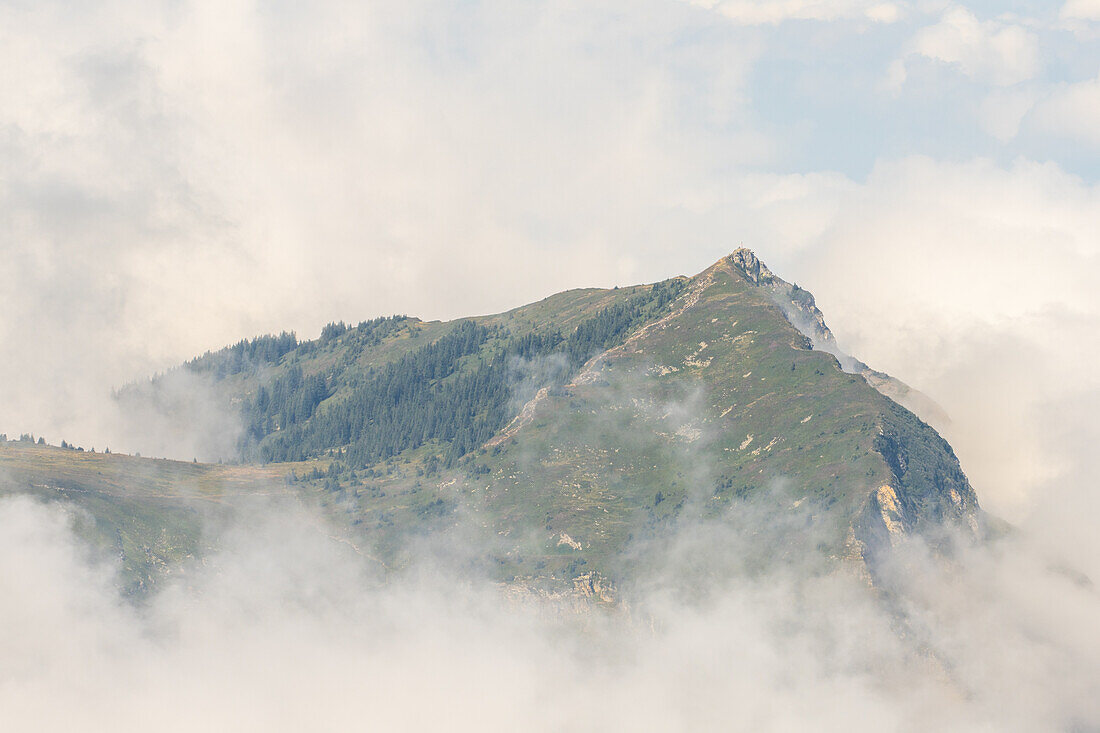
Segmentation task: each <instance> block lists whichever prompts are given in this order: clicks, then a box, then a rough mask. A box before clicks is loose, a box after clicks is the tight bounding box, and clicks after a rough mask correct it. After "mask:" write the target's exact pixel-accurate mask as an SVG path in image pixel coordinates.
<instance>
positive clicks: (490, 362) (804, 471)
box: [0, 249, 987, 598]
mask: <svg viewBox="0 0 1100 733" xmlns="http://www.w3.org/2000/svg"><path fill="white" fill-rule="evenodd" d="M200 393H201V394H202V395H205V399H208V400H210V401H211V403H212V405H213V406H214V407H215V408H216V409H213V410H211V409H203V410H195V409H193V405H192V403H193V402H194V400H195V399H196V395H198V394H200ZM892 397H894V398H898V399H901V398H904V397H908V398H913V397H919V395H917V393H915V392H914V391H912V390H910V389H909V388H908V387H906V386H905V385H903V384H902V383H900V382H898V381H897V380H894V379H892V378H890V377H889V376H888V375H885V374H882V373H881V372H876V371H874V370H872V369H870V368H869V367H867V366H866V365H864V364H862V363H861V362H859V361H857V360H855V359H853V358H851V357H849V356H848V355H846V354H844V353H843V352H841V351H840V350H839V348H837V346H836V342H835V339H834V338H833V336H832V334H831V332H830V331H829V329H828V327H827V326H826V325H825V320H824V317H823V315H822V314H821V312H820V311H819V310H818V308H817V306H816V305H815V303H814V300H813V296H812V295H810V293H809V292H808V291H806V290H803V289H802V288H800V287H798V286H796V285H793V284H790V283H787V282H785V281H783V280H782V279H780V278H779V277H777V276H776V275H775V274H774V273H772V272H771V271H770V270H769V269H768V268H767V267H766V266H765V265H764V264H763V263H762V262H761V261H760V260H759V259H758V258H757V257H756V255H755V254H753V253H752V252H751V251H749V250H747V249H739V250H737V251H736V252H734V253H733V254H731V255H729V256H728V257H724V258H722V259H721V260H719V261H718V262H716V263H715V264H714V265H712V266H711V267H709V268H707V269H706V270H705V271H703V272H702V273H700V274H698V275H696V276H694V277H692V278H684V277H679V278H672V279H670V280H666V281H664V282H660V283H656V284H653V285H640V286H634V287H628V288H616V289H612V290H606V289H594V288H593V289H584V290H573V291H567V292H564V293H559V294H557V295H554V296H551V297H549V298H547V299H545V300H542V301H540V302H538V303H534V304H531V305H527V306H524V307H521V308H517V309H515V310H512V311H508V312H506V313H502V314H497V315H491V316H483V317H476V318H467V319H461V320H457V321H451V322H438V321H435V322H424V321H420V320H418V319H415V318H408V317H403V316H395V317H390V318H379V319H375V320H372V321H366V322H363V323H360V324H358V325H357V326H353V327H348V326H346V325H345V324H343V323H335V324H330V325H329V326H326V327H325V329H324V331H323V332H322V334H321V337H320V338H319V339H317V340H313V341H304V342H299V341H298V339H297V337H296V336H295V335H293V334H286V333H284V334H280V335H279V336H265V337H260V338H258V339H253V340H248V341H242V342H240V343H238V344H236V345H234V346H232V347H228V348H226V349H222V350H220V351H217V352H208V353H207V354H205V355H203V356H201V357H199V358H197V359H195V360H193V361H191V362H188V363H187V364H185V365H183V366H182V367H180V368H178V369H176V370H173V371H171V372H169V373H167V374H165V375H162V376H159V377H157V378H154V379H152V380H150V381H149V382H148V383H145V384H141V385H132V386H130V387H127V388H125V389H123V390H121V391H120V392H119V394H118V399H119V401H120V404H121V405H122V406H124V407H125V408H126V409H127V410H128V411H129V412H130V413H131V414H134V415H140V416H143V419H145V418H147V416H149V415H152V414H156V415H158V416H160V418H162V419H166V420H175V421H176V422H177V423H179V422H180V421H181V420H182V421H183V422H184V423H186V424H187V425H189V426H190V427H191V428H192V429H194V430H196V431H199V432H203V431H206V432H209V433H211V434H213V433H214V432H217V431H212V430H209V429H208V427H207V426H206V425H204V424H202V423H201V421H198V420H196V419H195V418H194V416H195V415H200V414H201V415H205V414H215V415H217V419H218V424H219V425H226V424H229V425H232V426H234V429H233V430H232V431H230V433H228V434H227V435H222V433H223V432H224V431H221V432H218V436H219V440H221V444H220V446H219V450H222V451H224V452H225V453H226V455H227V457H231V458H232V460H231V463H232V465H220V466H215V465H204V464H197V463H182V462H175V461H164V460H151V459H140V458H136V457H129V456H116V455H110V456H105V455H103V454H89V453H82V452H79V451H74V450H71V449H70V450H64V449H56V448H50V447H46V446H38V445H33V444H28V443H26V442H23V443H18V442H16V443H10V442H9V443H0V485H2V486H3V487H4V488H6V489H7V490H8V491H11V492H33V493H35V494H37V495H39V496H47V497H49V498H51V499H58V498H60V499H65V500H67V501H69V502H70V503H71V504H73V505H75V506H77V507H79V508H80V514H79V516H80V517H82V518H83V519H82V522H83V524H82V526H83V528H84V530H83V531H84V532H85V534H86V536H88V537H89V538H91V539H92V540H93V542H94V543H95V544H96V545H97V546H99V547H101V548H104V550H105V551H108V552H113V553H117V554H118V555H119V556H120V557H121V558H122V560H123V562H124V565H125V568H126V576H127V578H128V583H129V586H130V588H131V590H134V591H135V592H136V591H139V590H141V589H147V588H149V587H150V586H153V585H155V584H156V582H157V581H158V579H159V578H160V577H163V574H164V573H165V572H167V571H172V569H173V568H181V567H183V566H184V565H185V561H186V560H187V558H189V557H195V556H197V555H201V554H202V553H203V552H205V551H207V550H208V549H209V548H210V547H212V546H214V545H216V544H217V540H216V537H214V536H212V535H211V533H209V532H207V531H203V530H202V528H203V527H204V526H206V525H208V524H209V523H210V522H211V518H212V517H213V518H221V517H223V516H228V515H229V514H231V513H233V512H234V511H236V510H237V509H236V507H239V505H240V502H242V501H247V500H248V498H249V497H256V496H271V495H274V496H299V497H306V498H308V500H309V501H310V502H313V503H315V504H316V505H318V506H319V507H320V508H321V510H322V511H323V512H324V513H326V514H327V515H329V516H330V517H331V518H333V519H334V520H335V524H336V526H339V527H341V528H342V529H341V531H342V532H343V533H344V536H345V537H346V539H347V541H348V542H349V543H351V544H352V546H354V547H356V548H358V549H359V550H360V551H361V552H362V553H363V554H364V555H366V556H367V557H369V558H371V560H372V561H377V562H379V563H381V564H382V565H384V566H385V567H387V568H399V567H402V566H403V565H405V564H407V563H408V562H409V561H410V559H411V558H412V557H413V556H415V554H416V553H418V552H424V551H426V550H425V547H429V548H430V547H431V545H432V543H433V542H440V541H441V540H440V538H446V539H447V542H448V543H449V544H448V545H447V547H448V550H447V552H448V553H450V554H452V555H453V554H454V553H455V550H454V548H455V547H456V546H458V547H461V548H465V552H467V553H468V556H464V557H462V558H460V559H461V561H462V562H464V563H467V564H471V565H475V566H477V567H479V568H481V569H483V570H485V571H486V572H488V573H490V574H491V575H493V576H494V577H497V578H499V579H502V580H506V581H513V582H516V583H519V584H525V585H530V586H538V587H554V586H561V585H564V586H576V587H582V588H583V589H584V590H585V592H587V593H589V594H593V595H595V596H597V597H605V598H610V597H611V594H612V591H611V590H610V589H611V588H612V587H623V586H629V585H630V584H631V583H633V582H636V581H638V579H640V578H643V577H645V576H646V575H647V574H648V573H650V572H652V571H653V570H654V569H655V568H659V567H660V565H661V562H662V558H663V557H665V556H666V554H667V553H668V552H670V551H671V549H670V542H672V541H673V540H672V538H677V537H683V536H684V533H685V532H689V533H690V532H693V531H696V530H700V531H701V529H703V528H705V529H713V528H715V527H722V526H743V527H744V528H745V529H746V531H748V532H750V534H752V535H753V537H755V538H756V540H754V542H753V543H751V546H750V547H749V548H748V549H746V548H741V550H740V551H739V553H738V556H737V562H738V563H740V564H741V565H743V566H745V567H749V568H751V567H753V566H757V565H758V566H768V565H771V564H774V563H777V562H778V563H783V562H789V561H791V560H792V559H794V558H799V559H800V561H803V562H804V561H805V560H806V559H807V558H812V563H813V565H814V566H815V567H817V568H819V569H820V570H821V571H822V572H829V571H831V570H833V569H836V568H840V567H854V568H856V569H858V570H860V571H861V572H865V573H866V575H867V577H868V578H869V579H870V580H871V581H872V582H873V581H874V577H875V572H876V566H877V565H878V563H880V562H881V561H882V559H883V558H884V557H886V556H887V555H888V553H889V549H890V547H891V546H893V545H894V544H896V543H898V542H901V541H904V539H905V538H906V537H907V536H910V535H919V536H921V537H923V538H925V539H926V540H927V541H928V542H929V543H930V545H931V546H932V547H933V548H938V549H945V548H946V547H947V545H948V544H949V543H950V542H951V541H953V540H954V539H957V538H959V537H963V538H971V539H977V538H980V537H981V536H983V535H984V533H985V532H986V528H987V519H986V517H985V515H984V514H983V513H982V511H981V510H980V508H979V505H978V501H977V498H976V495H975V493H974V490H973V489H972V487H971V486H970V484H969V482H968V481H967V478H966V476H965V475H964V473H963V471H962V469H961V467H960V465H959V462H958V459H957V458H956V456H955V454H954V452H953V451H952V449H951V446H950V445H948V443H947V442H946V441H945V440H943V438H941V437H940V436H939V435H938V434H937V433H936V431H935V430H934V429H933V428H932V427H930V426H929V425H928V424H926V423H925V422H924V421H922V420H921V419H920V418H919V417H917V416H916V415H915V414H914V413H913V412H911V411H910V410H909V409H907V408H906V407H904V406H902V405H901V404H899V402H897V401H895V399H892ZM911 404H915V403H911ZM928 404H930V403H928ZM926 406H927V405H926ZM181 416H182V417H181ZM459 554H461V553H459Z"/></svg>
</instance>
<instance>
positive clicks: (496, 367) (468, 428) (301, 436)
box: [242, 280, 682, 467]
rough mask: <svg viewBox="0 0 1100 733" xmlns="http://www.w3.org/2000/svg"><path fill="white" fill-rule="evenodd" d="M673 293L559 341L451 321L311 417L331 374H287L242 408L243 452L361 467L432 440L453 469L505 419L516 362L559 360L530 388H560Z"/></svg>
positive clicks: (644, 299)
mask: <svg viewBox="0 0 1100 733" xmlns="http://www.w3.org/2000/svg"><path fill="white" fill-rule="evenodd" d="M681 287H682V283H681V282H680V281H678V280H673V281H668V282H665V283H658V284H656V285H654V286H652V287H651V288H649V289H647V290H643V291H641V292H639V293H637V294H635V295H632V296H630V297H628V298H626V299H625V300H623V301H621V302H618V303H615V304H613V305H610V306H607V307H605V308H602V309H600V310H599V311H597V312H596V313H595V314H594V315H592V316H591V317H590V318H588V319H586V320H584V321H582V322H581V323H580V324H579V325H578V326H577V327H576V328H575V329H574V330H573V331H572V332H571V333H570V334H569V335H568V336H562V334H561V332H560V331H559V330H557V329H554V330H547V331H528V332H526V333H522V334H519V335H509V334H507V333H505V332H503V331H502V329H501V328H500V327H497V326H494V327H486V326H482V325H480V324H478V323H476V322H474V321H459V322H458V323H457V324H456V325H455V326H454V327H453V328H452V329H451V330H450V331H449V332H447V333H446V334H444V335H443V336H441V337H440V338H439V339H438V340H436V341H434V342H432V343H429V344H425V345H424V346H422V347H420V348H418V349H416V350H414V351H411V352H408V353H406V354H405V355H403V356H402V357H401V358H400V359H397V360H395V361H392V362H389V363H388V364H386V365H385V366H383V367H382V368H380V369H368V370H366V374H365V375H364V376H362V377H361V378H360V379H359V381H358V383H357V386H355V387H354V388H352V389H351V390H350V393H349V394H347V395H346V396H344V397H343V398H342V399H339V400H335V401H334V402H333V403H332V404H330V405H327V406H326V407H325V408H324V409H320V410H318V407H319V406H320V405H321V403H322V402H324V401H325V400H326V399H327V398H328V397H330V396H331V395H332V393H333V392H334V391H335V389H334V382H335V378H334V376H335V375H334V376H332V377H329V378H327V379H326V377H325V376H324V375H323V374H321V373H318V374H314V375H310V376H305V375H304V374H303V372H302V370H301V367H300V366H297V365H294V366H291V367H289V368H288V369H287V371H286V373H285V374H283V375H282V376H280V377H279V378H277V379H276V380H275V381H273V382H272V383H271V385H270V386H263V385H261V386H260V387H259V388H258V389H257V391H256V393H255V395H254V396H253V397H252V398H251V399H249V400H247V401H245V403H244V406H243V408H242V415H243V418H244V424H245V425H246V426H247V429H246V433H245V438H244V440H245V446H244V450H245V451H246V452H250V453H252V454H253V455H255V454H256V451H255V449H254V448H251V447H252V446H258V447H259V450H258V456H259V457H260V458H261V459H262V460H263V461H265V462H271V461H301V460H305V459H306V458H309V457H311V456H318V455H322V454H323V453H325V452H326V451H331V450H333V449H339V450H340V451H341V454H342V456H343V458H344V460H345V461H346V462H348V463H349V464H350V465H352V466H356V467H362V466H369V465H373V464H375V463H377V462H379V461H382V460H386V459H387V458H390V457H392V456H395V455H398V454H400V453H402V452H404V451H407V450H413V449H416V448H418V447H420V446H421V445H424V444H425V443H428V442H433V441H434V442H436V443H438V444H440V445H442V446H444V459H445V462H446V465H447V466H453V465H454V463H455V461H456V460H457V459H458V458H460V457H462V456H464V455H466V454H468V453H469V452H470V451H472V450H474V449H476V448H478V447H479V446H481V445H483V444H484V443H485V442H486V441H488V440H489V439H490V438H492V437H493V435H494V434H496V432H497V431H498V430H500V429H501V428H502V427H504V425H505V423H507V421H508V420H509V419H510V418H511V416H512V410H511V402H512V398H513V383H514V381H515V380H514V376H515V375H514V374H513V372H514V370H515V365H516V363H517V361H531V360H537V359H546V358H549V357H551V356H552V355H554V354H558V353H560V354H563V355H564V356H565V358H566V360H567V368H566V369H564V370H553V372H554V373H553V374H549V375H545V377H546V379H547V380H548V382H547V384H539V385H537V386H548V385H550V384H557V385H560V384H562V383H564V381H565V380H566V379H567V378H568V377H569V376H571V375H572V374H573V372H575V371H576V370H577V369H578V368H579V367H580V366H581V365H583V364H584V363H585V362H586V361H587V360H588V359H589V358H591V357H592V356H593V355H594V354H597V353H600V352H602V351H604V350H606V349H607V348H609V347H611V346H613V345H615V344H617V343H619V342H621V340H622V339H623V338H624V337H625V335H626V334H627V333H629V332H630V331H631V330H632V329H633V328H635V327H637V326H638V325H640V324H642V323H645V322H646V321H649V320H651V319H653V318H655V317H657V316H658V315H659V314H661V313H663V312H664V311H665V310H666V309H667V308H668V305H669V303H671V302H672V300H673V299H674V298H675V297H676V295H677V293H678V292H679V289H680V288H681ZM345 331H346V328H343V324H338V325H333V324H330V326H326V327H325V332H324V333H323V334H322V339H321V341H322V342H325V341H331V340H333V339H336V338H339V337H340V336H341V335H343V334H344V333H345ZM325 334H327V336H326V335H325ZM490 341H492V344H491V345H490V346H489V348H485V347H486V345H487V344H489V342H490ZM473 357H476V358H473ZM471 358H473V360H472V361H471V360H470V359H471ZM265 438H266V440H265Z"/></svg>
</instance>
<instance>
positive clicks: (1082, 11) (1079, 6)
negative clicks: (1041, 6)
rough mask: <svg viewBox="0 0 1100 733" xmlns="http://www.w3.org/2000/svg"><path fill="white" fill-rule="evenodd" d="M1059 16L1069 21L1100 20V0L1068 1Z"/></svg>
mask: <svg viewBox="0 0 1100 733" xmlns="http://www.w3.org/2000/svg"><path fill="white" fill-rule="evenodd" d="M1059 15H1060V16H1061V17H1062V18H1065V19H1067V20H1100V0H1066V4H1065V5H1063V6H1062V11H1061V13H1059Z"/></svg>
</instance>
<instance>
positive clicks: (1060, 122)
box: [1029, 77, 1100, 149]
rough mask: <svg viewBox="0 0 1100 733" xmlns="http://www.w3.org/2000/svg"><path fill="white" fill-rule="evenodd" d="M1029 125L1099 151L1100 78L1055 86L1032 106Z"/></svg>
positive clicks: (1042, 131)
mask: <svg viewBox="0 0 1100 733" xmlns="http://www.w3.org/2000/svg"><path fill="white" fill-rule="evenodd" d="M1029 123H1031V124H1032V125H1033V126H1034V127H1035V129H1036V130H1037V131H1039V132H1041V133H1045V134H1049V135H1055V136H1058V137H1064V138H1069V139H1071V140H1074V141H1077V142H1079V143H1081V144H1083V145H1087V146H1090V147H1092V148H1093V149H1100V77H1097V78H1096V79H1089V80H1087V81H1081V82H1076V83H1072V84H1061V85H1058V86H1056V87H1055V88H1054V90H1053V91H1052V92H1051V93H1050V95H1049V96H1047V97H1046V98H1045V99H1043V100H1042V101H1041V102H1039V103H1038V104H1037V105H1036V106H1035V109H1034V110H1033V111H1032V113H1031V116H1030V118H1029Z"/></svg>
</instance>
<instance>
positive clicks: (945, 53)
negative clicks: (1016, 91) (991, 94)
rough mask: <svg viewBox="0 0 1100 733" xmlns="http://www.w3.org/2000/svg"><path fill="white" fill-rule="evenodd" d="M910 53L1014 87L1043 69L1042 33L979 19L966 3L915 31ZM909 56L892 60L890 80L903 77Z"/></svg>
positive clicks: (895, 83) (894, 83) (897, 82)
mask: <svg viewBox="0 0 1100 733" xmlns="http://www.w3.org/2000/svg"><path fill="white" fill-rule="evenodd" d="M908 55H909V56H918V57H925V58H928V59H932V60H934V61H940V62H943V63H945V64H950V65H952V66H954V67H956V68H958V69H959V71H961V72H962V73H963V74H965V75H966V76H968V77H970V78H972V79H975V80H977V81H980V82H985V83H989V84H993V85H996V86H1011V85H1013V84H1018V83H1020V82H1023V81H1027V80H1028V79H1032V78H1034V77H1035V76H1036V75H1037V74H1038V73H1039V70H1040V66H1041V57H1040V53H1039V42H1038V36H1036V34H1035V33H1034V32H1032V31H1030V30H1028V29H1027V28H1025V27H1024V26H1022V25H1014V24H1011V23H1005V22H1001V21H996V20H989V21H982V20H979V19H978V18H977V17H976V16H975V15H974V14H973V13H972V12H971V11H970V10H968V9H966V8H964V7H953V8H950V9H948V10H946V11H945V12H944V14H943V15H942V16H941V17H940V19H939V22H937V23H935V24H934V25H930V26H925V27H924V28H921V29H920V30H918V31H917V33H916V34H915V35H914V36H913V38H912V40H911V41H910V42H909V48H908ZM905 64H906V59H905V58H903V59H899V60H897V61H895V62H894V64H893V65H892V66H891V70H890V82H891V85H892V86H894V87H898V86H900V85H901V84H902V83H903V82H904V81H905V76H906V74H905Z"/></svg>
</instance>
